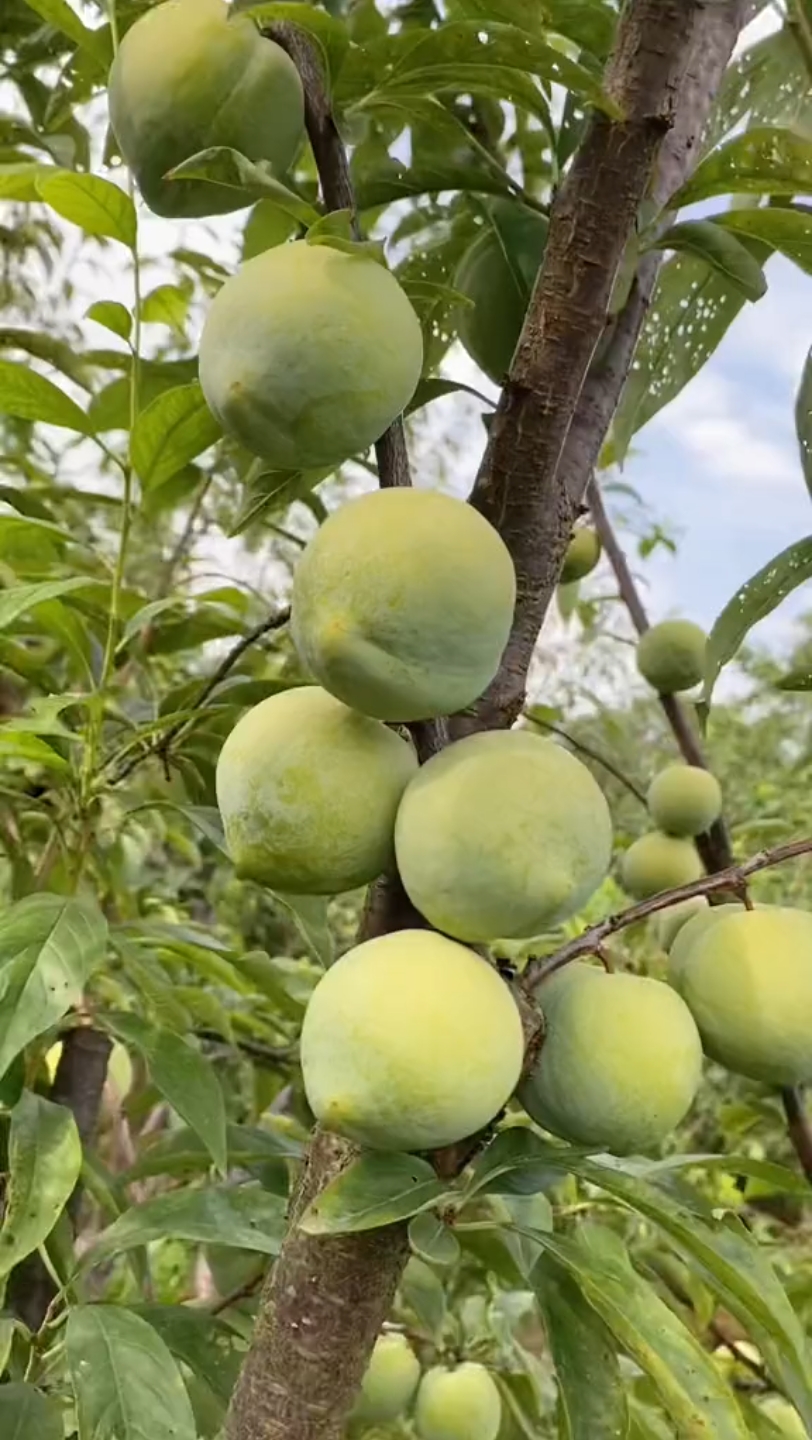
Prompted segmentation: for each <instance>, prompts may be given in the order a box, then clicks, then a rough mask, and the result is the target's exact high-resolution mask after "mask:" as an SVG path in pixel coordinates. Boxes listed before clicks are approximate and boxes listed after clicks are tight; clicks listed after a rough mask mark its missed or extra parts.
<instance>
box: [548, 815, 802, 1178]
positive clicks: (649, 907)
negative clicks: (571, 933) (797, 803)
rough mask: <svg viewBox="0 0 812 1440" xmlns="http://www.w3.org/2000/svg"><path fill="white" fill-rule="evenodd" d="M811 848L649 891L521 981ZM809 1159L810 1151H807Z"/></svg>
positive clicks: (764, 856) (780, 848) (737, 888)
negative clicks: (654, 892)
mask: <svg viewBox="0 0 812 1440" xmlns="http://www.w3.org/2000/svg"><path fill="white" fill-rule="evenodd" d="M810 852H812V838H810V839H807V840H792V841H790V842H788V843H787V844H786V845H776V846H775V848H774V849H772V850H762V851H760V852H759V854H758V855H754V856H753V858H752V859H751V860H745V861H743V862H742V864H741V865H730V866H728V868H727V869H726V870H717V871H716V872H715V874H713V875H703V877H702V879H701V880H694V881H692V882H691V884H690V885H680V886H679V887H678V888H677V889H676V890H663V891H662V892H661V893H660V894H659V895H651V896H650V897H649V899H648V900H641V901H640V903H639V904H637V905H630V906H629V907H628V909H626V910H620V911H618V913H617V914H616V915H609V916H608V917H607V918H606V920H600V921H599V922H598V924H597V925H591V926H590V927H589V929H588V930H585V931H584V932H583V934H582V935H578V936H576V938H575V939H574V940H570V941H568V942H567V944H566V945H563V946H562V947H561V949H560V950H557V951H556V952H555V954H554V955H548V956H545V957H544V958H543V959H540V960H531V961H530V963H529V964H528V965H527V966H526V967H525V969H524V971H523V972H522V985H523V986H524V988H525V989H528V990H532V989H533V988H534V987H535V986H536V985H537V984H538V983H539V981H541V980H545V979H546V978H547V976H548V975H552V974H553V973H554V972H555V971H556V970H560V969H561V967H562V966H563V965H569V964H570V962H571V961H572V960H578V959H580V958H581V956H582V955H595V954H597V953H598V950H599V947H600V946H601V945H602V944H603V943H604V941H605V940H608V939H609V938H610V936H612V935H616V934H617V932H618V931H619V930H625V929H626V927H627V926H628V925H634V924H636V922H637V921H638V920H645V919H646V918H647V917H648V916H649V915H654V914H656V912H657V911H658V910H668V909H670V908H671V906H672V905H679V904H680V903H681V901H683V900H693V898H694V896H696V895H712V894H714V893H715V892H717V891H719V890H730V891H733V892H738V893H741V892H742V891H743V890H744V888H745V885H746V883H747V880H748V879H749V877H750V876H751V875H756V874H757V873H758V872H759V871H760V870H768V869H770V868H771V867H772V866H773V865H782V864H783V863H784V862H785V861H786V860H795V859H796V858H797V857H798V856H799V855H808V854H809V853H810ZM810 1161H811V1162H812V1153H810Z"/></svg>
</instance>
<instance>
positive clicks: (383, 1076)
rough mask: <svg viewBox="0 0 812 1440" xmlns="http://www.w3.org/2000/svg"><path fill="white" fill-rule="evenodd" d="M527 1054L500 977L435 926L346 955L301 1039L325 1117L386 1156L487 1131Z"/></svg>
mask: <svg viewBox="0 0 812 1440" xmlns="http://www.w3.org/2000/svg"><path fill="white" fill-rule="evenodd" d="M523 1052H524V1037H523V1032H522V1023H521V1019H520V1016H519V1011H518V1009H517V1007H516V1003H515V1001H514V999H513V997H512V995H511V993H510V991H509V989H508V987H507V986H506V985H505V983H504V981H503V980H502V979H501V977H500V976H499V974H498V973H497V971H496V970H495V969H494V968H493V966H491V965H490V964H489V963H488V962H487V960H483V959H482V958H481V957H480V956H479V955H476V954H475V953H474V951H473V950H468V949H466V948H465V946H463V945H457V944H456V943H455V942H454V941H453V940H446V939H445V937H444V936H442V935H437V934H435V933H434V932H433V931H431V930H400V931H397V932H395V933H394V934H391V935H383V936H381V937H380V938H378V939H376V940H367V941H366V942H365V943H364V944H363V945H358V946H356V948H355V949H354V950H350V951H349V952H348V953H347V954H346V955H344V956H342V958H341V959H340V960H339V961H338V962H337V963H336V964H335V965H333V966H332V968H331V969H330V970H328V971H327V972H326V974H325V975H324V978H323V979H322V980H321V981H320V983H319V984H318V985H317V986H316V989H315V990H314V991H313V995H312V997H311V999H310V1003H309V1005H308V1007H307V1011H306V1012H305V1019H304V1025H303V1028H302V1038H301V1057H302V1074H303V1077H304V1085H305V1092H306V1094H307V1098H308V1102H309V1104H310V1107H311V1109H312V1110H313V1113H314V1114H315V1115H316V1117H317V1119H319V1120H321V1122H322V1123H323V1124H324V1125H325V1127H326V1128H327V1129H328V1130H335V1131H337V1132H338V1133H339V1134H341V1135H346V1136H347V1137H348V1138H349V1139H350V1140H356V1141H357V1142H358V1143H359V1144H361V1145H368V1146H370V1147H371V1148H372V1149H375V1150H436V1149H439V1148H440V1147H442V1146H443V1145H452V1144H454V1143H456V1141H458V1140H463V1139H465V1138H466V1137H467V1136H469V1135H473V1134H475V1133H476V1131H477V1130H480V1129H481V1128H482V1127H483V1126H484V1125H487V1124H488V1123H489V1121H491V1120H492V1119H493V1118H494V1116H495V1115H497V1114H498V1112H499V1111H500V1110H501V1109H502V1106H503V1105H504V1104H505V1102H506V1101H507V1100H508V1099H509V1097H510V1095H511V1094H512V1092H513V1090H514V1088H515V1086H516V1083H517V1081H518V1079H519V1073H520V1071H521V1067H522V1060H523ZM485 1057H487V1059H485Z"/></svg>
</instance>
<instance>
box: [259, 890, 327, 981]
mask: <svg viewBox="0 0 812 1440" xmlns="http://www.w3.org/2000/svg"><path fill="white" fill-rule="evenodd" d="M274 899H275V900H276V901H278V903H279V904H280V905H281V906H282V908H283V910H285V912H286V913H287V914H288V915H289V916H290V918H291V920H292V921H293V923H294V925H295V926H296V929H297V930H298V932H299V934H300V935H301V937H302V939H303V940H304V942H305V945H306V946H307V948H308V950H309V951H310V954H311V955H312V956H313V957H314V959H316V960H318V962H319V964H320V965H325V966H326V965H332V963H333V960H334V958H335V945H334V944H333V936H332V932H331V930H330V926H329V924H328V921H327V901H326V899H325V898H324V896H323V895H282V894H280V893H279V891H278V890H275V891H274Z"/></svg>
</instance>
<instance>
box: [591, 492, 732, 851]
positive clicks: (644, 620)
mask: <svg viewBox="0 0 812 1440" xmlns="http://www.w3.org/2000/svg"><path fill="white" fill-rule="evenodd" d="M586 493H587V498H588V500H589V508H590V510H591V512H592V519H593V520H594V522H595V529H596V530H597V532H598V534H599V536H600V538H601V543H602V545H603V549H604V552H605V554H606V556H607V558H608V560H609V563H610V565H611V566H612V569H613V570H614V572H615V577H616V579H617V583H618V589H619V590H620V598H621V599H622V601H623V603H624V604H625V606H626V609H627V610H628V612H629V616H630V618H631V622H632V624H633V625H634V628H635V630H636V631H637V633H638V635H644V634H645V632H646V630H648V629H649V618H648V615H647V614H646V608H645V606H644V604H643V601H642V599H641V596H640V592H639V590H638V588H637V585H636V584H635V581H634V576H633V575H632V572H631V570H630V569H629V565H628V562H627V560H626V556H625V554H624V553H623V547H622V546H621V545H620V543H619V541H618V538H617V536H616V534H615V531H614V527H613V526H612V522H611V520H610V519H609V516H608V514H607V512H606V506H605V505H604V503H603V496H602V494H601V491H600V486H599V485H598V482H597V480H596V479H595V478H594V476H593V478H592V479H591V480H590V482H589V485H588V486H587V492H586ZM658 699H659V701H660V704H661V706H662V708H663V711H664V713H665V716H666V719H667V720H668V723H669V725H670V726H671V730H672V733H673V735H674V739H675V740H676V742H677V745H678V746H679V749H680V752H681V754H682V756H683V759H685V760H686V761H687V762H688V764H689V765H699V766H701V767H702V769H703V770H707V769H708V768H709V767H708V762H707V759H706V757H705V752H704V750H703V748H702V744H701V741H700V739H699V735H698V734H697V732H696V728H695V726H694V725H693V724H692V723H691V720H690V718H689V715H688V712H687V710H686V708H685V706H684V704H683V703H682V701H681V700H679V699H678V698H677V696H676V695H660V696H658ZM696 846H697V849H698V850H699V853H700V855H701V857H702V863H703V864H704V866H705V869H706V870H709V871H714V870H724V869H726V868H728V867H729V866H731V865H732V864H733V849H732V846H731V844H730V836H729V835H728V831H727V826H726V824H725V822H724V820H723V819H721V818H720V819H719V820H716V821H715V822H714V824H713V825H712V826H711V828H710V830H709V831H708V832H707V834H706V835H698V836H697V838H696Z"/></svg>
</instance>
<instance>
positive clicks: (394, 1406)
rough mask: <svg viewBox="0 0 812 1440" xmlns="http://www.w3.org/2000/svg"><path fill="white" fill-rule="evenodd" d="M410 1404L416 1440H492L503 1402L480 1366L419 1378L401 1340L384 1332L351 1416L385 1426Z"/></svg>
mask: <svg viewBox="0 0 812 1440" xmlns="http://www.w3.org/2000/svg"><path fill="white" fill-rule="evenodd" d="M413 1402H414V1423H415V1427H416V1430H417V1434H418V1436H419V1437H420V1440H496V1436H497V1435H498V1433H499V1429H500V1426H501V1421H502V1402H501V1400H500V1397H499V1391H498V1389H497V1387H496V1383H495V1381H494V1380H493V1379H492V1377H491V1375H490V1373H489V1372H488V1370H486V1368H485V1366H484V1365H480V1364H478V1363H477V1362H476V1361H466V1362H465V1363H463V1364H461V1365H456V1366H454V1367H448V1366H444V1365H436V1366H434V1367H432V1369H430V1370H427V1371H426V1372H425V1374H424V1375H423V1376H422V1377H421V1372H420V1361H419V1360H418V1358H417V1356H416V1355H415V1353H414V1350H413V1349H412V1347H411V1345H410V1344H409V1341H408V1340H407V1338H406V1336H405V1335H403V1334H402V1333H401V1332H399V1331H390V1332H387V1333H386V1334H384V1335H381V1336H379V1338H378V1340H377V1341H376V1342H375V1348H374V1350H373V1352H372V1356H371V1359H370V1362H369V1366H368V1368H367V1372H366V1375H365V1376H364V1381H363V1385H362V1388H361V1396H360V1400H359V1404H358V1406H357V1410H356V1414H357V1416H358V1418H359V1419H361V1420H364V1421H366V1422H368V1423H370V1424H387V1423H390V1422H391V1421H393V1420H397V1419H398V1418H399V1417H400V1416H402V1415H404V1414H405V1413H406V1412H407V1411H408V1410H409V1409H410V1408H411V1406H412V1403H413Z"/></svg>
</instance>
